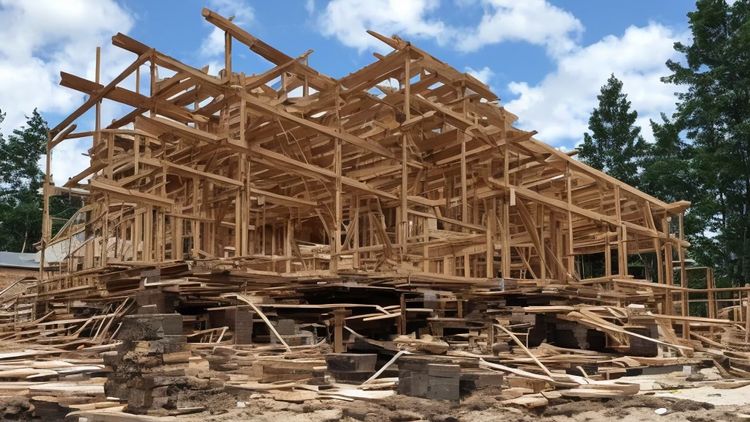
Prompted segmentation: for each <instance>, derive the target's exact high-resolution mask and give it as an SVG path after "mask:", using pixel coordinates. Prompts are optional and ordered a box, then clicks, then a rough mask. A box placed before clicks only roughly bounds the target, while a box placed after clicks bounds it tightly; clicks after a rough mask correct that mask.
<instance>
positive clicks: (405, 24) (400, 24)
mask: <svg viewBox="0 0 750 422" xmlns="http://www.w3.org/2000/svg"><path fill="white" fill-rule="evenodd" d="M439 5H440V3H439V1H437V0H411V1H403V0H332V1H330V2H328V4H327V5H326V6H325V8H324V9H323V10H322V12H321V14H320V15H319V16H318V18H317V25H318V28H319V29H320V31H321V32H322V33H323V35H325V36H328V37H334V38H336V39H337V40H339V41H340V42H341V43H342V44H344V45H346V46H348V47H353V48H356V49H358V50H359V51H365V50H368V49H376V50H380V51H384V50H388V49H389V48H388V47H387V46H386V45H384V44H383V43H381V42H380V41H378V40H376V39H375V38H373V37H371V36H370V35H368V34H367V33H366V32H365V31H366V30H368V29H372V30H374V31H377V32H380V33H382V34H384V35H392V34H401V35H403V36H406V37H412V38H434V39H437V40H438V41H440V42H442V41H443V40H446V39H447V37H448V36H450V32H451V29H450V28H449V27H448V26H447V25H446V24H445V23H443V22H442V21H441V20H439V19H437V18H433V17H431V16H430V15H431V14H432V13H433V12H435V11H436V9H437V8H438V6H439Z"/></svg>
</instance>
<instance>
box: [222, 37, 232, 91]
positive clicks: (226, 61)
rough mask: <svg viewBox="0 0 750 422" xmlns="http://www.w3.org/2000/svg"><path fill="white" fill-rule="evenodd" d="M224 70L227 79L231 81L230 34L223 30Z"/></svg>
mask: <svg viewBox="0 0 750 422" xmlns="http://www.w3.org/2000/svg"><path fill="white" fill-rule="evenodd" d="M224 71H225V73H226V76H225V77H226V78H227V81H229V82H230V83H231V81H232V36H231V35H229V32H224Z"/></svg>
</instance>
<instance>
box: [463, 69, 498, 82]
mask: <svg viewBox="0 0 750 422" xmlns="http://www.w3.org/2000/svg"><path fill="white" fill-rule="evenodd" d="M465 70H466V73H468V74H469V75H471V76H473V77H475V78H477V79H479V81H480V82H482V83H484V84H485V85H489V83H490V80H491V79H492V77H493V76H495V72H493V71H492V69H490V68H489V66H485V67H483V68H481V69H479V70H475V69H472V68H471V67H467V68H466V69H465Z"/></svg>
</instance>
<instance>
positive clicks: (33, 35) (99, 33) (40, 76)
mask: <svg viewBox="0 0 750 422" xmlns="http://www.w3.org/2000/svg"><path fill="white" fill-rule="evenodd" d="M132 26H133V17H132V16H131V15H130V13H128V12H127V11H126V10H124V9H123V8H121V7H120V6H119V5H118V4H117V3H116V2H115V1H113V0H89V1H86V0H69V1H64V2H62V1H56V0H36V1H23V0H0V39H2V40H4V41H3V42H2V43H0V109H2V110H3V112H5V113H7V115H6V118H5V121H4V122H3V123H2V125H0V132H2V133H5V134H7V133H10V132H11V131H12V130H13V129H14V128H17V127H20V126H21V125H22V124H24V123H25V120H26V119H25V117H24V116H25V115H30V114H31V112H32V110H33V109H34V108H38V109H39V111H40V112H41V113H42V114H43V115H45V114H49V113H56V114H64V115H67V113H69V112H71V111H72V110H74V109H75V108H76V107H78V106H79V105H80V104H81V103H82V102H83V98H84V96H83V95H82V94H80V93H78V92H76V91H73V90H71V89H68V88H63V87H61V86H59V85H58V82H59V72H60V71H61V70H64V71H66V72H69V73H73V74H76V75H79V76H83V77H86V78H89V79H92V80H93V79H94V72H95V51H96V46H101V47H102V75H101V80H102V81H103V82H104V83H105V84H106V83H107V82H108V81H109V80H111V79H112V78H113V77H114V76H115V75H116V74H117V73H119V72H120V71H121V70H122V69H123V68H124V67H126V66H127V64H128V63H129V62H131V61H132V60H134V56H133V55H132V54H131V53H128V52H125V51H122V50H120V49H117V48H115V47H113V46H112V45H111V42H110V40H109V38H110V37H111V36H112V35H114V34H115V33H116V32H118V31H119V32H128V31H129V30H130V28H131V27H132ZM106 107H107V105H106V104H105V110H106ZM105 115H106V114H105ZM103 121H105V122H106V120H103ZM49 123H50V125H51V126H54V125H56V124H57V122H56V121H50V122H49ZM86 123H88V120H86V119H85V118H84V119H79V129H81V130H85V128H84V126H86ZM87 148H88V146H87V145H75V144H73V143H63V144H61V145H60V147H59V148H58V149H56V150H55V151H56V153H59V154H60V155H65V157H64V158H62V159H58V156H57V155H56V156H55V157H54V159H53V174H54V175H55V179H56V180H58V181H63V180H66V179H67V178H68V177H69V176H71V175H72V174H74V173H76V172H78V171H80V170H81V169H83V168H85V166H86V165H87V163H88V159H87V158H86V157H81V156H80V153H81V152H83V151H85V150H86V149H87ZM66 150H68V151H72V152H71V153H70V154H66V153H64V152H63V151H66ZM73 157H75V159H73Z"/></svg>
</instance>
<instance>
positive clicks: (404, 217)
mask: <svg viewBox="0 0 750 422" xmlns="http://www.w3.org/2000/svg"><path fill="white" fill-rule="evenodd" d="M410 80H411V54H410V50H409V48H407V49H406V61H405V62H404V119H405V120H409V119H410V118H411V82H410ZM407 136H408V135H407V134H406V133H404V134H403V135H401V222H400V225H401V239H399V244H400V245H401V260H402V261H403V260H404V258H406V254H407V253H408V248H407V243H408V239H409V213H408V201H407V195H408V184H409V168H408V165H407V160H408V151H407V150H408V144H407V141H408V138H407Z"/></svg>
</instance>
